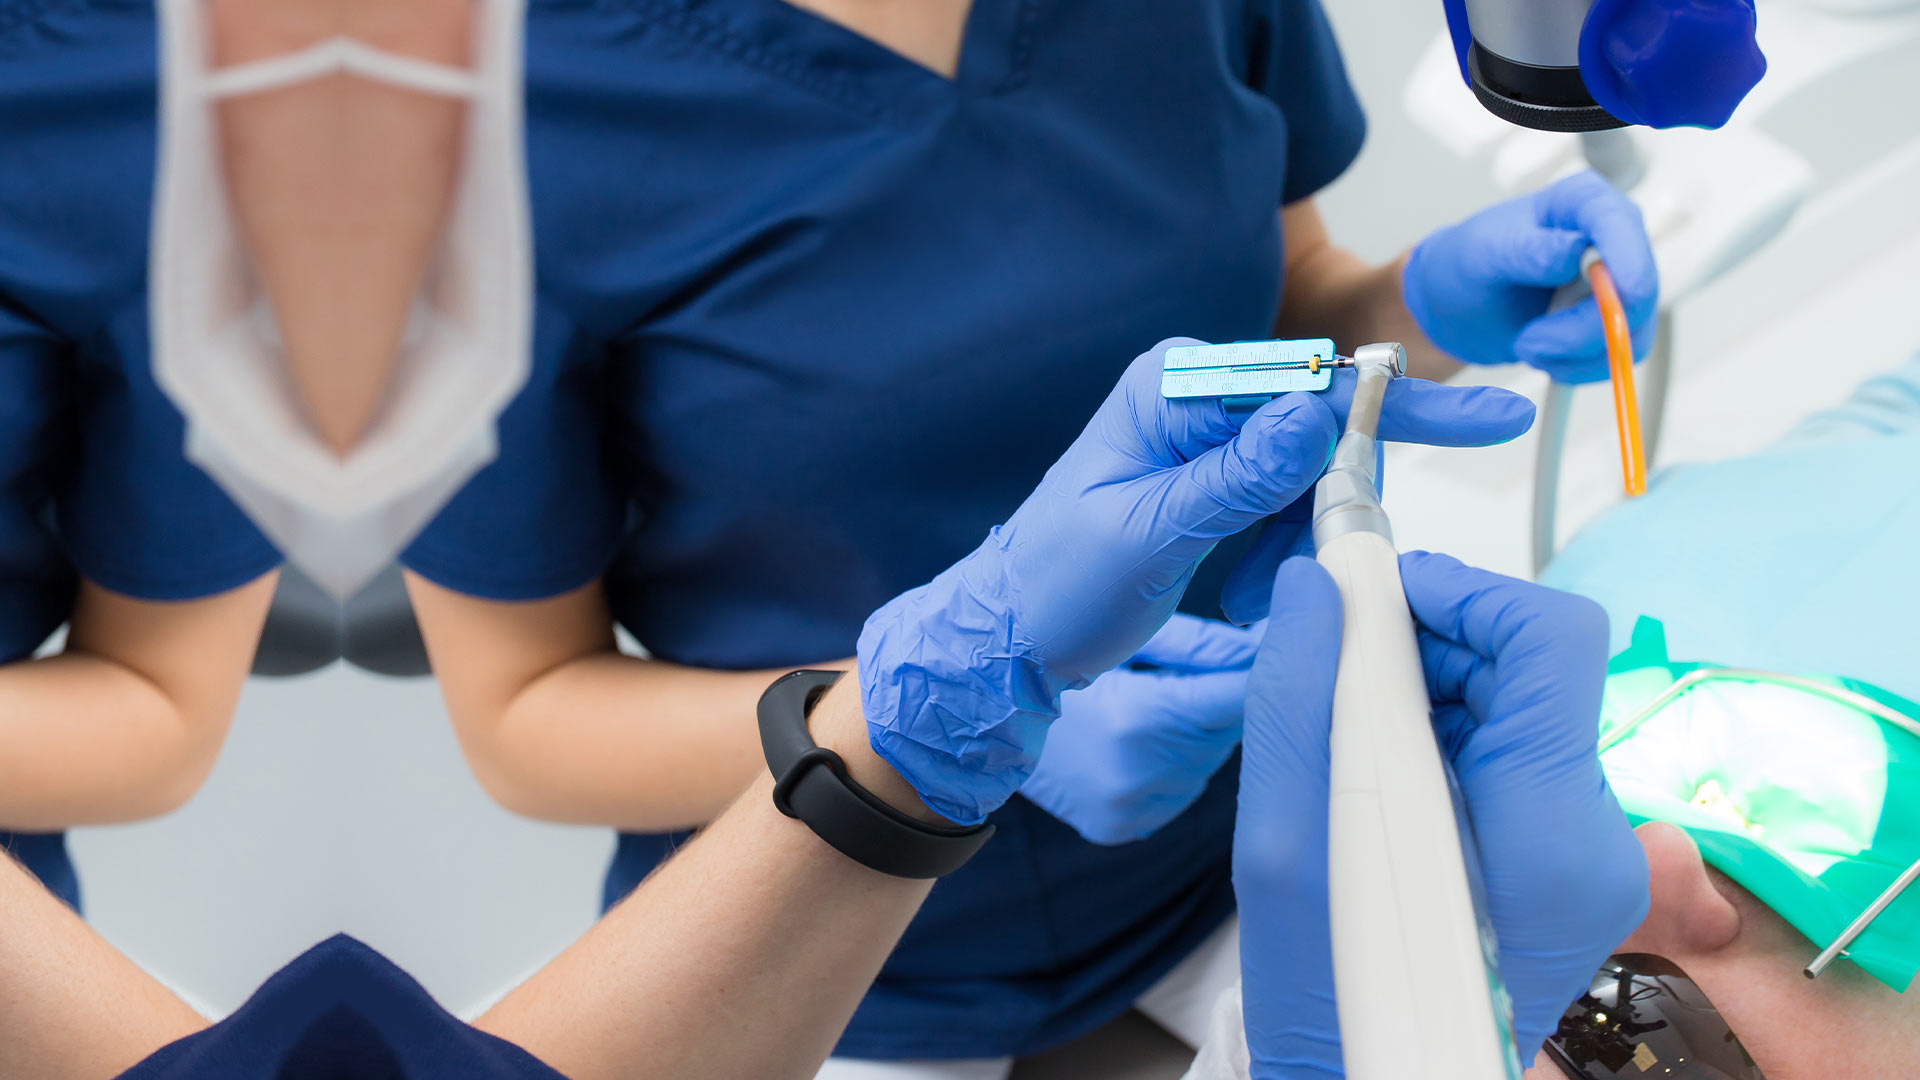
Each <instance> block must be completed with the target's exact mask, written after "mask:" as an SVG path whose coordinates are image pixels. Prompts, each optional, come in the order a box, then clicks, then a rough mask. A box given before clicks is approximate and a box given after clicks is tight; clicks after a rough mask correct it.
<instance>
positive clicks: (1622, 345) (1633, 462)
mask: <svg viewBox="0 0 1920 1080" xmlns="http://www.w3.org/2000/svg"><path fill="white" fill-rule="evenodd" d="M1587 281H1588V283H1589V284H1591V285H1592V286H1593V298H1594V300H1595V302H1596V303H1598V304H1599V305H1600V321H1601V323H1602V325H1603V327H1604V328H1605V330H1606V336H1607V371H1608V373H1609V374H1610V375H1611V376H1612V379H1613V419H1614V424H1615V425H1616V426H1617V427H1618V428H1619V431H1620V479H1621V482H1622V483H1623V484H1624V485H1625V487H1626V490H1627V496H1628V497H1629V498H1632V497H1634V496H1637V495H1644V494H1646V493H1647V450H1646V445H1645V443H1643V442H1642V441H1641V438H1640V399H1639V398H1638V397H1637V396H1636V395H1635V394H1634V389H1633V331H1632V328H1631V327H1629V326H1628V325H1627V308H1626V305H1625V304H1622V303H1621V302H1620V290H1619V289H1617V288H1615V287H1614V284H1613V275H1612V274H1610V273H1608V272H1607V267H1606V264H1605V263H1602V262H1597V261H1596V262H1594V263H1593V264H1592V265H1591V266H1589V267H1588V268H1587Z"/></svg>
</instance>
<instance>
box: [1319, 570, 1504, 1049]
mask: <svg viewBox="0 0 1920 1080" xmlns="http://www.w3.org/2000/svg"><path fill="white" fill-rule="evenodd" d="M1319 560H1320V564H1321V565H1322V566H1324V567H1326V568H1327V571H1328V573H1329V574H1331V575H1332V576H1333V580H1334V583H1335V584H1336V585H1338V586H1339V589H1340V599H1341V606H1342V608H1343V609H1344V611H1345V619H1344V623H1343V628H1342V630H1341V634H1340V670H1339V674H1338V676H1337V679H1336V681H1335V683H1334V691H1333V743H1332V756H1333V761H1332V786H1331V798H1332V802H1331V805H1330V806H1329V808H1328V829H1329V831H1328V844H1327V850H1328V853H1329V854H1328V858H1329V864H1328V900H1329V906H1330V911H1331V922H1332V934H1333V965H1334V987H1335V991H1336V993H1337V995H1338V1002H1339V1015H1340V1038H1341V1044H1342V1046H1343V1047H1344V1048H1345V1054H1346V1067H1347V1080H1402V1078H1404V1077H1408V1076H1418V1077H1421V1078H1422V1080H1507V1078H1508V1077H1512V1078H1513V1080H1518V1078H1519V1076H1520V1071H1519V1068H1518V1061H1517V1059H1515V1058H1514V1055H1513V1052H1512V1043H1513V1040H1512V1036H1511V1035H1510V1034H1509V1032H1510V1027H1509V1020H1508V1017H1507V1016H1506V1015H1505V1013H1506V1012H1507V1011H1508V1010H1507V1008H1506V1000H1505V992H1504V990H1502V989H1501V987H1500V981H1499V977H1498V974H1497V970H1496V969H1495V968H1494V967H1493V966H1492V964H1491V962H1490V961H1491V960H1492V956H1491V955H1490V953H1491V946H1492V942H1491V940H1489V939H1488V938H1487V937H1486V936H1485V935H1484V933H1483V929H1482V925H1481V919H1480V915H1479V913H1478V911H1477V909H1476V904H1475V896H1474V892H1475V886H1474V885H1473V883H1472V882H1471V881H1470V880H1469V877H1468V862H1467V858H1466V854H1465V851H1464V850H1463V848H1462V835H1461V832H1460V825H1459V823H1458V820H1457V816H1456V811H1455V802H1454V796H1453V793H1452V792H1453V784H1452V782H1451V780H1450V778H1449V776H1448V774H1447V772H1446V767H1445V765H1444V764H1443V762H1442V759H1441V757H1440V751H1439V746H1438V744H1437V742H1436V741H1435V738H1434V732H1433V723H1432V705H1431V703H1430V702H1429V701H1428V698H1427V686H1426V680H1425V677H1424V676H1423V674H1422V671H1421V667H1420V651H1419V645H1418V643H1417V642H1416V641H1415V638H1414V628H1413V617H1412V615H1411V614H1410V613H1409V612H1408V610H1407V601H1406V595H1405V593H1404V592H1402V590H1401V584H1400V567H1399V557H1398V554H1397V553H1396V552H1395V551H1394V548H1393V544H1392V542H1391V541H1389V540H1388V539H1387V538H1386V537H1384V536H1381V535H1380V534H1378V533H1372V532H1352V533H1347V534H1345V535H1343V536H1339V537H1336V538H1334V539H1333V540H1332V541H1330V542H1329V543H1328V544H1327V545H1326V547H1325V548H1323V549H1322V550H1321V551H1320V553H1319Z"/></svg>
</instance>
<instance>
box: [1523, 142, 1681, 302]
mask: <svg viewBox="0 0 1920 1080" xmlns="http://www.w3.org/2000/svg"><path fill="white" fill-rule="evenodd" d="M1539 198H1540V202H1539V204H1538V206H1539V209H1540V217H1541V223H1542V224H1544V225H1548V226H1553V227H1557V228H1571V229H1578V230H1579V231H1580V232H1581V233H1583V234H1584V235H1586V236H1587V237H1588V238H1589V240H1590V241H1591V242H1592V246H1594V247H1596V248H1598V249H1600V261H1602V262H1604V263H1606V264H1607V270H1608V271H1609V272H1610V273H1612V275H1613V283H1614V285H1615V286H1617V287H1618V288H1619V290H1620V300H1621V303H1623V304H1624V305H1626V309H1627V321H1628V322H1630V323H1636V324H1637V323H1640V322H1642V321H1645V320H1646V319H1648V318H1650V317H1652V315H1653V310H1654V308H1655V307H1657V306H1658V305H1659V300H1660V271H1659V268H1658V266H1657V265H1656V264H1655V263H1654V261H1653V243H1652V241H1651V240H1649V239H1648V238H1647V224H1646V219H1645V218H1644V216H1643V215H1642V214H1641V213H1640V207H1639V205H1638V204H1636V203H1635V202H1634V201H1633V200H1632V199H1629V198H1627V197H1626V195H1624V194H1622V193H1621V192H1620V190H1619V189H1618V188H1615V187H1614V186H1613V185H1612V184H1610V183H1608V182H1607V181H1606V179H1605V178H1604V177H1602V176H1601V175H1600V174H1599V173H1597V172H1594V171H1593V170H1591V169H1588V170H1585V171H1583V172H1580V173H1576V174H1574V175H1573V176H1569V177H1567V178H1566V179H1564V180H1561V181H1560V182H1559V183H1556V184H1554V185H1552V186H1550V187H1548V188H1547V189H1546V190H1544V191H1542V192H1541V193H1540V196H1539ZM1567 280H1572V278H1571V277H1569V278H1568V279H1567Z"/></svg>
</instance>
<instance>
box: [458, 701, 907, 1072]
mask: <svg viewBox="0 0 1920 1080" xmlns="http://www.w3.org/2000/svg"><path fill="white" fill-rule="evenodd" d="M812 726H813V730H814V733H815V737H816V738H817V739H818V740H819V741H820V742H821V743H822V744H823V745H826V746H829V747H831V748H833V749H835V750H836V751H838V752H839V753H840V754H841V755H842V756H843V757H844V758H845V759H846V761H847V763H848V768H849V770H850V771H851V772H852V773H853V775H854V777H855V778H856V779H857V780H858V781H860V782H861V783H862V784H863V785H864V786H866V787H868V788H869V790H872V791H874V792H875V793H876V794H878V795H880V797H882V798H884V799H886V800H887V801H889V802H891V803H893V804H894V805H896V806H900V807H902V808H903V809H907V810H909V811H912V812H917V813H919V814H920V815H921V816H923V817H930V815H929V814H927V812H926V810H925V807H924V806H921V805H920V804H919V803H918V801H917V799H916V798H915V797H914V795H913V793H912V790H911V789H910V788H908V787H906V785H905V783H904V781H902V780H901V779H900V778H899V776H898V775H897V774H895V773H893V772H892V770H891V769H889V768H888V767H887V766H886V765H885V763H884V762H882V761H881V760H880V759H879V758H878V757H877V756H876V755H874V754H873V752H872V750H871V749H870V748H869V747H868V745H867V737H866V724H865V719H864V718H863V717H862V716H861V714H860V705H859V693H858V689H857V687H856V686H855V685H854V684H853V682H852V680H851V679H849V680H845V681H843V682H842V684H841V685H840V686H839V687H837V688H836V689H835V690H834V691H833V692H831V693H829V694H828V695H827V696H826V698H824V699H823V700H822V701H821V703H820V705H819V707H818V708H817V709H816V710H815V714H814V719H813V724H812ZM771 792H772V779H771V777H769V776H767V775H766V773H765V769H764V766H762V768H761V772H760V776H759V779H757V780H756V781H754V782H753V785H752V786H751V787H750V788H749V789H748V790H747V791H746V792H745V793H744V794H743V795H741V796H740V797H739V798H738V799H737V800H736V801H735V802H734V803H733V805H732V806H731V807H730V808H729V809H728V810H727V811H726V812H725V813H724V814H723V815H721V817H720V818H719V819H718V820H717V821H715V822H714V823H713V825H712V826H711V827H709V828H708V829H706V830H705V831H703V832H702V834H701V836H700V838H699V839H698V840H697V841H695V842H694V843H692V844H690V845H689V846H688V847H687V848H685V849H684V850H682V851H681V852H680V853H679V854H678V855H676V856H675V857H674V858H673V859H672V860H670V861H669V862H668V863H667V864H666V865H665V866H664V867H662V868H661V870H660V871H659V872H658V873H656V874H654V875H653V876H652V877H650V878H648V879H647V881H646V882H645V883H644V884H642V885H641V887H640V888H639V889H638V890H636V891H635V893H634V894H633V895H632V896H631V897H629V898H628V899H627V900H626V901H625V902H624V903H622V904H621V905H620V906H619V907H617V908H615V909H614V910H613V911H612V912H611V913H610V914H609V915H608V916H607V917H606V918H605V919H603V920H601V922H600V924H599V925H598V926H596V927H595V928H594V929H593V930H592V931H591V932H590V933H588V934H587V936H586V937H584V938H582V939H581V940H580V941H579V942H578V943H576V944H575V945H574V946H573V947H572V948H570V949H568V950H567V952H565V953H564V954H562V955H561V956H560V958H559V959H557V960H555V961H554V962H553V963H552V964H551V965H549V966H548V967H547V968H546V969H544V970H543V971H541V972H540V973H539V974H538V975H536V976H534V978H532V979H530V980H529V981H528V982H527V983H525V984H524V985H523V986H521V987H520V988H519V989H517V990H516V991H514V993H512V994H511V995H509V996H508V997H507V998H506V999H505V1000H503V1001H502V1002H501V1003H500V1004H499V1005H497V1006H496V1007H494V1008H493V1009H492V1010H491V1011H489V1012H488V1013H487V1014H486V1015H485V1016H482V1017H481V1018H480V1019H479V1020H478V1021H477V1025H478V1026H479V1027H481V1028H482V1029H483V1030H487V1031H490V1032H493V1033H494V1034H496V1035H499V1036H501V1037H503V1038H506V1039H510V1040H512V1041H514V1042H517V1043H519V1044H520V1045H521V1046H523V1047H525V1048H526V1049H527V1050H529V1051H530V1052H532V1053H533V1054H535V1055H536V1056H539V1057H540V1058H542V1059H543V1060H545V1061H546V1062H547V1063H548V1064H550V1065H552V1066H554V1067H555V1068H557V1069H559V1070H560V1071H561V1072H564V1073H566V1074H567V1075H568V1076H570V1077H574V1078H575V1080H598V1078H602V1077H605V1078H609V1080H611V1078H614V1077H625V1076H631V1075H635V1074H636V1071H639V1072H644V1073H645V1074H647V1075H650V1076H656V1075H657V1076H674V1077H686V1078H695V1080H780V1078H787V1077H790V1078H793V1080H804V1078H807V1077H811V1076H813V1075H814V1073H815V1072H816V1071H817V1069H818V1068H819V1065H820V1062H822V1061H823V1060H825V1059H826V1057H827V1054H828V1053H829V1052H830V1051H831V1050H832V1048H833V1044H834V1042H835V1040H836V1039H837V1038H838V1037H839V1034H840V1031H841V1029H842V1028H844V1027H845V1026H846V1023H847V1021H848V1019H850V1018H851V1017H852V1015H853V1010H854V1007H855V1006H856V1005H857V1004H858V1003H859V1001H860V998H861V996H862V995H863V994H865V992H866V990H867V987H868V986H869V984H870V983H871V982H872V980H873V978H874V976H875V975H876V974H878V972H879V970H880V965H881V963H882V962H884V961H885V959H886V957H887V954H888V953H889V952H890V951H892V948H893V946H894V943H895V942H896V941H897V940H898V939H899V936H900V934H901V933H902V932H903V931H904V930H905V929H906V926H907V923H908V921H909V920H911V919H912V917H913V914H914V912H915V911H916V910H918V908H919V906H920V903H921V902H922V901H923V900H924V899H925V898H926V895H927V891H928V889H929V888H930V883H928V882H924V881H910V880H906V879H902V878H892V877H887V876H885V875H882V874H878V873H875V872H874V871H871V870H868V869H867V868H865V867H863V866H860V865H859V864H857V863H854V862H853V861H852V860H850V859H847V858H846V857H844V856H842V855H841V854H840V853H838V852H836V851H834V850H833V849H832V848H830V847H828V846H827V845H826V844H824V843H823V842H821V841H820V840H819V839H818V838H817V837H815V836H814V834H813V833H812V832H811V831H809V830H808V829H807V827H806V826H805V825H803V824H801V823H799V822H797V821H793V820H791V819H789V818H786V817H784V816H782V815H781V814H780V813H779V812H778V811H777V810H775V809H774V807H773V804H772V798H771ZM720 897H724V898H725V901H724V903H717V902H716V898H720Z"/></svg>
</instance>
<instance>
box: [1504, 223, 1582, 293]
mask: <svg viewBox="0 0 1920 1080" xmlns="http://www.w3.org/2000/svg"><path fill="white" fill-rule="evenodd" d="M1589 246H1591V243H1590V241H1589V240H1588V239H1587V234H1586V233H1583V232H1581V231H1579V230H1578V229H1562V228H1554V227H1552V226H1539V227H1536V228H1532V229H1526V230H1524V231H1522V232H1519V233H1517V234H1513V235H1510V236H1508V237H1506V238H1505V240H1504V242H1502V243H1501V244H1500V245H1499V246H1497V247H1493V248H1492V249H1491V250H1489V251H1487V252H1486V258H1487V269H1488V270H1489V271H1490V272H1491V273H1492V275H1493V277H1494V278H1496V279H1497V280H1499V281H1502V282H1505V283H1507V284H1510V285H1532V286H1534V287H1536V288H1542V289H1557V288H1559V287H1560V286H1562V285H1565V284H1567V283H1568V282H1570V281H1573V280H1575V279H1577V278H1578V277H1579V276H1580V256H1581V255H1583V254H1584V253H1585V252H1586V250H1587V248H1588V247H1589Z"/></svg>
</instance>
